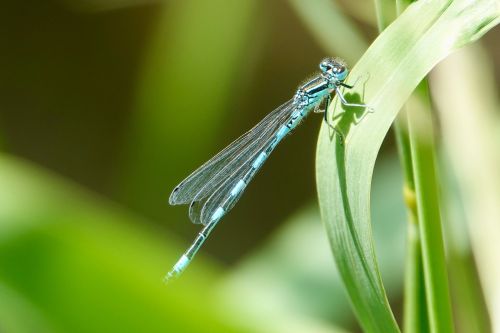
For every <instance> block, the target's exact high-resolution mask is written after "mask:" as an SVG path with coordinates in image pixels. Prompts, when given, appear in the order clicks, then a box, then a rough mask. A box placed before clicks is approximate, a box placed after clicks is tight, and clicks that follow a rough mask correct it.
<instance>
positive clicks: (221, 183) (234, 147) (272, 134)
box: [166, 59, 366, 280]
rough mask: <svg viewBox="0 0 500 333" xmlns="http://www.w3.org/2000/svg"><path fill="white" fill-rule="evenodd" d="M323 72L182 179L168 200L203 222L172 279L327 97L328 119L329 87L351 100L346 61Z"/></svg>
mask: <svg viewBox="0 0 500 333" xmlns="http://www.w3.org/2000/svg"><path fill="white" fill-rule="evenodd" d="M319 67H320V70H321V72H320V73H319V74H318V75H317V76H315V77H314V78H312V79H311V80H309V81H308V82H306V83H304V84H303V85H302V86H300V87H299V88H298V89H297V91H296V93H295V95H294V97H293V99H291V100H289V101H287V102H285V103H284V104H282V105H281V106H279V107H278V108H276V109H275V110H274V111H272V112H271V113H270V114H268V115H267V116H266V117H265V118H264V119H263V120H261V122H260V123H258V124H257V125H256V126H255V127H253V128H252V129H251V130H249V131H248V132H246V133H245V134H243V135H242V136H241V137H239V138H238V139H236V140H235V141H234V142H233V143H231V144H230V145H229V146H227V147H226V148H225V149H223V150H222V151H221V152H219V153H218V154H217V155H215V156H214V157H213V158H212V159H210V160H209V161H208V162H206V163H205V164H203V165H202V166H201V167H199V168H198V169H197V170H196V171H194V172H193V173H192V174H191V175H190V176H188V177H187V178H186V179H185V180H183V181H182V182H181V183H180V184H179V185H178V186H177V187H176V188H175V189H174V190H173V192H172V194H171V195H170V200H169V202H170V204H171V205H179V204H190V206H189V218H190V219H191V221H193V223H200V224H203V225H204V228H203V229H202V230H201V231H200V232H199V233H198V235H197V237H196V238H195V240H194V242H193V243H192V245H191V246H190V247H189V248H188V249H187V251H186V252H185V253H184V254H183V255H182V257H181V258H180V259H179V260H178V261H177V263H176V264H175V265H174V267H173V268H172V270H171V271H170V272H169V273H168V274H167V276H166V279H167V280H169V279H171V278H174V277H176V276H178V275H180V274H181V273H182V272H183V271H184V270H185V268H186V267H187V266H188V264H189V263H190V262H191V260H192V259H193V257H194V255H195V254H196V252H198V250H199V249H200V247H201V246H202V244H203V243H204V241H205V240H206V238H207V237H208V235H209V234H210V232H211V231H212V230H213V228H214V227H215V226H216V225H217V223H218V222H219V221H220V219H221V218H222V217H223V216H224V215H226V214H227V212H228V211H229V210H230V209H231V208H233V206H234V205H235V204H236V202H237V201H238V199H239V198H240V197H241V195H242V193H243V191H244V190H245V188H246V186H247V185H248V184H249V183H250V181H251V180H252V179H253V177H254V176H255V174H256V173H257V171H258V170H259V169H260V168H261V166H262V165H263V164H264V162H265V161H266V160H267V158H268V157H269V155H270V154H271V153H272V151H273V150H274V148H276V146H277V145H278V143H280V142H281V140H283V138H284V137H285V136H286V135H287V134H289V133H290V132H291V131H292V130H293V129H294V128H296V127H297V126H298V125H299V124H300V123H301V121H302V120H303V119H304V118H305V117H306V116H307V115H308V114H309V113H310V112H311V111H312V110H315V112H317V110H318V109H319V105H320V104H321V103H322V102H323V101H325V102H326V106H325V110H323V112H324V119H325V121H326V122H327V124H328V117H327V110H328V105H329V104H330V100H331V93H332V92H335V93H336V94H337V95H338V96H339V98H340V101H341V103H342V104H344V105H347V106H357V107H366V105H364V104H355V103H348V102H347V101H346V99H345V98H344V96H343V94H342V91H341V90H340V87H346V88H352V86H350V85H347V84H345V83H344V80H345V78H346V77H347V74H348V72H349V71H348V69H347V67H346V66H345V65H344V64H343V63H342V62H341V61H339V60H335V59H325V60H323V61H322V62H321V63H320V65H319Z"/></svg>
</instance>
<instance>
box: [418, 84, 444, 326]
mask: <svg viewBox="0 0 500 333" xmlns="http://www.w3.org/2000/svg"><path fill="white" fill-rule="evenodd" d="M416 93H418V94H419V95H420V98H419V99H417V98H411V99H410V100H409V103H408V104H409V105H410V108H409V110H410V112H409V113H408V128H409V136H410V145H411V151H412V163H413V172H414V180H415V194H416V199H417V200H416V202H417V211H418V222H419V223H418V226H419V232H420V239H421V242H422V263H423V269H424V280H425V296H426V302H427V313H428V315H429V327H430V331H431V332H436V333H438V332H442V333H447V332H453V331H454V329H453V319H452V312H451V302H450V293H449V286H448V273H447V270H446V258H445V253H444V241H443V231H442V222H441V208H440V206H441V204H440V199H439V193H438V179H437V174H436V157H435V140H434V135H435V133H434V125H433V119H432V114H431V102H430V97H429V92H428V85H427V81H426V80H424V81H422V82H421V83H420V84H419V86H418V87H417V90H416ZM414 103H415V104H416V105H414Z"/></svg>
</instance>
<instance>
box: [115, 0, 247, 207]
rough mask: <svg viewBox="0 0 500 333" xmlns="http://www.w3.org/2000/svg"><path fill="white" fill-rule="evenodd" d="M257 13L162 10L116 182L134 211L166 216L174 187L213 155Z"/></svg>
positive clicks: (183, 5) (221, 7)
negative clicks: (162, 213)
mask: <svg viewBox="0 0 500 333" xmlns="http://www.w3.org/2000/svg"><path fill="white" fill-rule="evenodd" d="M256 5H257V4H256V2H255V1H251V0H243V1H235V2H227V1H224V0H215V1H204V0H184V1H179V2H172V3H165V4H163V5H162V7H160V15H159V19H158V22H157V28H156V30H155V31H154V33H153V36H152V38H151V45H150V47H149V49H148V52H147V54H146V57H145V61H144V65H143V69H142V72H141V73H140V80H139V82H140V83H139V87H138V89H137V90H138V91H137V106H136V112H135V113H134V114H133V116H132V119H131V120H130V127H131V128H130V130H129V131H128V132H127V136H126V139H127V142H126V147H125V149H124V155H125V156H124V158H123V160H124V161H123V163H122V165H121V166H120V167H121V169H122V170H120V171H121V172H120V173H119V175H118V178H119V179H118V182H119V183H118V184H117V185H118V191H120V192H121V193H119V196H120V197H121V198H122V199H123V200H124V201H126V202H127V203H128V204H130V205H132V207H134V208H136V209H140V211H143V212H147V213H148V214H154V215H153V216H156V217H159V216H162V215H160V212H161V211H163V210H164V209H166V208H167V205H166V204H165V203H166V202H167V201H168V193H169V191H170V186H172V187H173V185H174V184H175V183H177V182H178V181H179V180H180V179H182V177H183V176H186V174H185V171H183V170H189V169H192V168H194V167H195V166H197V164H198V163H199V162H200V160H201V161H202V160H203V159H205V158H207V157H209V156H207V155H206V154H207V151H211V150H213V149H214V147H213V143H214V134H213V133H217V132H218V131H217V130H216V129H217V128H219V127H221V126H223V125H222V123H223V121H222V120H223V117H224V112H226V111H229V110H228V105H229V101H230V100H231V98H232V95H231V93H232V90H231V84H232V82H233V79H234V78H235V77H236V75H237V74H240V71H239V65H240V61H241V60H240V59H241V57H242V56H243V55H244V47H245V41H246V40H247V37H248V36H249V34H251V33H253V32H254V31H255V29H251V26H250V22H252V15H253V14H254V13H255V10H254V9H255V8H256ZM194 22H196V24H194ZM180 124H182V126H180ZM193 138H196V142H195V140H193ZM200 156H201V157H200ZM189 158H191V161H189ZM173 161H175V163H173ZM182 163H184V164H182ZM173 164H175V165H176V167H175V168H174V167H172V165H173ZM169 184H170V186H169ZM146 193H147V195H145V194H146ZM152 198H158V199H156V200H152ZM163 216H164V215H163Z"/></svg>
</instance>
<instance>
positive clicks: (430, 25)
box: [317, 0, 499, 333]
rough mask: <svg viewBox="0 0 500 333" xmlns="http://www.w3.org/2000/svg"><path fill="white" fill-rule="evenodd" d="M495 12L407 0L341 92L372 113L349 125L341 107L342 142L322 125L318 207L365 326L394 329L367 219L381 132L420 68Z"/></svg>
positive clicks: (491, 21) (493, 19)
mask: <svg viewBox="0 0 500 333" xmlns="http://www.w3.org/2000/svg"><path fill="white" fill-rule="evenodd" d="M498 18H499V13H498V10H497V8H496V7H495V4H492V3H491V2H490V1H485V0H483V1H475V2H470V1H465V0H456V1H453V2H451V1H432V2H428V1H423V2H417V3H415V4H413V5H411V6H409V7H408V9H407V10H406V11H405V12H404V13H403V14H402V15H401V16H400V17H398V18H397V19H396V20H395V21H394V22H393V23H392V24H391V25H390V26H389V27H388V28H387V29H385V30H384V32H383V33H382V34H381V35H380V36H379V37H378V38H377V40H376V41H375V42H374V43H373V44H372V46H371V47H370V48H369V49H368V51H367V52H366V53H365V55H364V56H363V57H362V58H361V59H360V61H359V62H358V64H357V65H356V66H355V67H354V68H353V70H352V73H351V77H354V78H357V77H361V78H362V77H365V78H366V79H365V82H361V83H358V85H357V86H356V87H355V88H354V89H353V90H350V91H349V93H348V94H346V97H347V98H348V99H349V100H352V101H355V100H361V99H362V100H363V101H364V102H366V103H367V104H368V105H370V106H371V107H373V108H374V110H375V112H374V113H369V114H367V115H366V116H365V117H364V119H363V120H362V121H361V122H360V123H358V124H354V123H353V122H354V119H353V118H352V117H353V115H355V112H356V109H347V108H346V109H347V110H348V111H349V112H346V113H345V115H344V117H342V118H341V119H340V121H339V124H338V129H339V130H341V131H342V132H343V133H344V135H345V137H346V141H345V142H344V144H342V142H341V139H340V138H339V137H338V136H335V137H332V135H331V132H330V131H329V128H328V126H325V125H323V126H322V129H321V132H320V137H319V142H318V151H317V186H318V194H319V202H320V208H321V214H322V218H323V221H324V222H325V224H326V226H327V230H328V235H329V238H330V242H331V245H332V252H333V254H334V256H335V259H336V262H337V267H338V268H339V271H340V273H341V276H342V278H343V281H344V283H345V285H346V288H347V291H348V293H349V296H350V298H351V302H352V303H353V306H354V309H355V312H356V314H357V316H358V319H359V320H360V323H361V325H362V327H363V329H364V330H365V331H366V332H384V333H387V332H398V331H399V328H398V327H397V324H396V322H395V320H394V316H393V314H392V312H391V309H390V306H389V304H388V301H387V297H386V295H385V291H384V287H383V285H382V281H381V279H380V273H379V271H378V267H377V260H376V257H375V253H374V251H373V240H372V235H371V226H370V208H369V207H370V185H371V177H372V173H373V167H374V164H375V159H376V156H377V153H378V150H379V149H380V146H381V143H382V141H383V138H384V136H385V134H386V133H387V131H388V130H389V128H390V125H391V123H392V122H393V120H394V118H395V117H396V114H397V113H398V111H399V110H400V108H401V107H402V106H403V104H404V103H405V101H406V100H407V99H408V97H409V96H410V94H411V93H412V91H413V90H414V89H415V88H416V86H417V85H418V83H419V82H420V81H421V80H422V79H423V78H424V77H425V75H426V74H427V73H428V72H429V71H430V70H431V69H432V68H433V67H434V66H435V65H436V64H437V63H438V62H439V61H440V60H442V59H443V58H444V57H446V56H447V55H448V54H449V53H450V52H452V51H453V50H454V49H456V48H457V47H459V46H462V45H464V44H466V43H468V42H470V41H472V40H475V39H477V38H479V37H480V36H481V35H482V34H484V32H485V31H487V30H488V29H490V28H491V27H492V26H494V25H495V24H496V23H497V22H498ZM348 83H349V82H348ZM329 112H330V114H338V113H339V112H342V109H341V106H340V103H333V104H332V106H331V107H330V110H329ZM358 115H359V110H358Z"/></svg>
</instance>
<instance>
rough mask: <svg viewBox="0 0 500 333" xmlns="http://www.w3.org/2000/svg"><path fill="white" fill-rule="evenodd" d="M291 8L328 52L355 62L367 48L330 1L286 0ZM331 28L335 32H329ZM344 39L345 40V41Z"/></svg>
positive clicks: (358, 32) (362, 39)
mask: <svg viewBox="0 0 500 333" xmlns="http://www.w3.org/2000/svg"><path fill="white" fill-rule="evenodd" d="M289 2H290V4H291V5H292V7H293V8H294V9H295V12H296V13H297V15H299V17H300V18H301V19H302V21H304V23H305V24H306V26H307V27H308V28H309V30H311V32H312V34H313V36H314V37H315V38H316V39H317V41H318V43H319V44H320V45H321V46H323V48H324V49H325V51H326V52H328V53H329V54H330V55H336V56H339V57H342V58H344V60H346V61H347V62H348V63H355V62H356V61H358V59H359V58H360V57H361V55H362V54H363V52H364V51H365V50H366V48H367V47H368V44H367V42H366V41H365V39H364V37H363V36H362V35H361V33H360V31H359V30H358V29H357V28H356V26H355V25H354V24H353V23H352V22H351V21H350V20H349V19H348V18H347V17H346V16H345V15H344V14H343V13H342V12H341V10H340V8H339V7H338V5H337V4H336V3H335V2H334V1H329V0H310V1H302V0H289ZM332 31H335V34H332V33H331V32H332ZM345 40H348V41H349V43H348V44H346V43H345Z"/></svg>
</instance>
